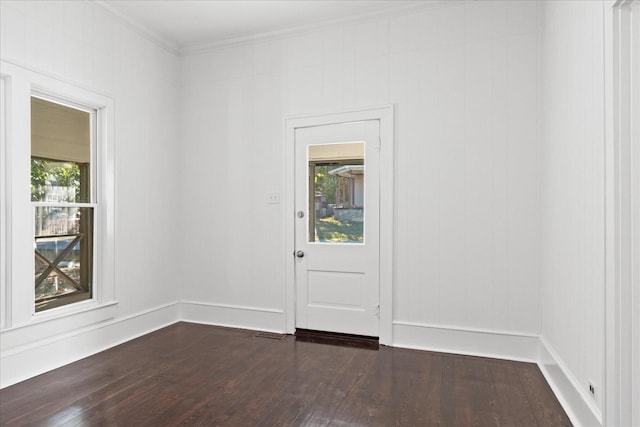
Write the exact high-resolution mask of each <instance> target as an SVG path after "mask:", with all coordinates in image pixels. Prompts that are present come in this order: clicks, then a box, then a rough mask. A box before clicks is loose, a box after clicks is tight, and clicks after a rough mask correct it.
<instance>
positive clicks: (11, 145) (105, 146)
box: [0, 60, 117, 344]
mask: <svg viewBox="0 0 640 427" xmlns="http://www.w3.org/2000/svg"><path fill="white" fill-rule="evenodd" d="M0 70H1V71H2V76H1V77H2V79H1V80H0V82H2V86H0V89H2V91H1V94H2V95H3V98H4V105H2V107H3V109H2V110H1V111H0V116H3V117H2V119H3V123H2V127H1V128H0V136H1V137H2V138H1V140H2V141H1V142H2V143H3V144H1V145H0V154H1V156H0V198H1V200H0V201H1V202H2V203H1V205H0V213H1V216H2V218H1V221H0V222H1V227H2V228H1V229H0V231H1V232H2V235H1V236H0V237H2V239H0V262H1V263H2V270H1V271H0V275H1V278H2V280H0V285H2V286H3V289H2V295H1V296H0V306H1V310H2V312H1V313H0V315H2V321H3V322H2V324H1V325H0V329H1V330H2V331H3V332H4V331H9V330H12V329H15V328H22V327H25V326H28V327H29V331H30V332H29V334H26V335H25V337H26V336H30V337H31V339H33V337H35V336H39V337H45V336H51V335H55V334H58V333H64V332H68V331H71V330H74V329H77V328H80V327H83V326H86V324H87V322H92V323H95V322H99V321H104V320H106V319H109V318H112V317H113V316H114V314H115V312H116V309H117V307H116V306H117V301H116V300H115V250H114V248H115V234H116V233H115V138H114V135H115V126H114V112H115V102H114V100H113V98H111V97H109V96H108V95H105V94H100V93H96V92H93V91H90V90H87V89H83V88H80V87H78V86H76V85H73V84H70V83H66V82H63V81H60V80H58V79H56V78H53V77H49V76H47V75H44V74H41V73H38V72H34V71H31V70H27V69H24V68H22V67H20V66H18V65H15V64H12V63H9V62H6V61H1V60H0ZM1 101H2V99H0V102H1ZM25 142H26V143H25ZM54 319H55V322H50V320H54ZM21 343H22V344H26V341H25V342H21Z"/></svg>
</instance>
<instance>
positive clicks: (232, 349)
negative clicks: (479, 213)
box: [0, 323, 571, 427]
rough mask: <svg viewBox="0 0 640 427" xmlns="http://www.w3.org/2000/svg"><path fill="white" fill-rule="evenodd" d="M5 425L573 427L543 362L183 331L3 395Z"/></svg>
mask: <svg viewBox="0 0 640 427" xmlns="http://www.w3.org/2000/svg"><path fill="white" fill-rule="evenodd" d="M0 425H2V426H22V425H29V426H94V425H95V426H98V425H99V426H102V425H104V426H130V425H136V426H199V425H202V426H213V425H220V426H249V425H250V426H418V425H419V426H452V425H455V426H483V427H484V426H523V427H525V426H570V425H571V424H570V422H569V419H568V418H567V416H566V414H565V413H564V411H563V410H562V407H561V406H560V404H559V403H558V401H557V399H556V398H555V396H554V395H553V393H552V391H551V389H550V388H549V386H548V384H547V383H546V381H545V380H544V377H543V376H542V374H541V373H540V371H539V369H538V368H537V366H536V365H534V364H529V363H519V362H511V361H502V360H496V359H485V358H480V357H470V356H460V355H452V354H444V353H434V352H426V351H417V350H406V349H400V348H389V347H381V348H380V350H371V349H366V348H353V347H342V346H335V345H328V344H320V343H314V342H301V341H296V339H295V338H294V337H292V336H287V337H286V338H285V339H283V340H274V339H268V338H262V337H257V336H256V333H255V332H253V331H246V330H241V329H231V328H222V327H215V326H206V325H197V324H190V323H177V324H175V325H172V326H170V327H167V328H164V329H161V330H159V331H156V332H153V333H151V334H148V335H146V336H143V337H140V338H138V339H135V340H132V341H130V342H127V343H125V344H123V345H120V346H117V347H114V348H112V349H109V350H107V351H104V352H102V353H99V354H96V355H94V356H91V357H88V358H86V359H83V360H80V361H78V362H75V363H72V364H70V365H67V366H64V367H62V368H60V369H56V370H54V371H51V372H49V373H46V374H44V375H40V376H38V377H35V378H32V379H29V380H27V381H24V382H22V383H19V384H16V385H14V386H12V387H7V388H5V389H3V390H0Z"/></svg>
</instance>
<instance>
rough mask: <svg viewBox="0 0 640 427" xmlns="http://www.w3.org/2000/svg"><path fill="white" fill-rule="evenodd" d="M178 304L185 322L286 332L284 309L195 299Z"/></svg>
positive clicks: (181, 317) (181, 318) (180, 314)
mask: <svg viewBox="0 0 640 427" xmlns="http://www.w3.org/2000/svg"><path fill="white" fill-rule="evenodd" d="M178 305H179V306H180V309H179V316H180V320H182V321H183V322H191V323H201V324H204V325H216V326H226V327H229V328H241V329H252V330H256V331H265V332H276V333H284V311H282V310H276V309H268V308H261V307H247V306H238V305H226V304H212V303H204V302H195V301H182V302H180V303H178Z"/></svg>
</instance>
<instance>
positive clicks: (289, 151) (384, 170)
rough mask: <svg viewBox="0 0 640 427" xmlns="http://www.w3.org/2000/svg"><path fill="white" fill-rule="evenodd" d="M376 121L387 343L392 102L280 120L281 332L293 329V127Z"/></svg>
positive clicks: (383, 340)
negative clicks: (282, 137)
mask: <svg viewBox="0 0 640 427" xmlns="http://www.w3.org/2000/svg"><path fill="white" fill-rule="evenodd" d="M366 120H377V121H379V123H380V144H379V147H380V230H379V231H380V264H379V268H380V320H379V321H380V337H379V340H380V344H383V345H391V343H392V326H393V313H392V308H393V224H394V223H393V214H394V205H393V201H394V194H393V189H394V184H393V175H394V174H393V165H394V159H393V153H394V148H393V143H394V130H393V124H394V109H393V105H384V106H378V107H370V108H359V109H353V110H346V111H345V110H343V111H338V112H331V113H318V114H305V115H297V116H289V117H285V119H284V134H285V147H284V148H285V149H284V155H285V159H284V165H285V168H284V169H285V173H284V182H283V185H282V188H283V189H284V195H283V209H282V212H283V217H284V219H283V222H284V236H285V242H284V249H285V252H284V255H285V256H284V258H285V274H284V277H285V283H284V304H283V305H284V311H285V313H284V314H285V315H284V327H283V329H284V331H285V332H286V333H289V334H291V333H294V332H295V328H296V326H295V305H296V286H295V262H294V256H293V253H294V251H295V131H296V129H300V128H306V127H314V126H324V125H333V124H341V123H350V122H359V121H366Z"/></svg>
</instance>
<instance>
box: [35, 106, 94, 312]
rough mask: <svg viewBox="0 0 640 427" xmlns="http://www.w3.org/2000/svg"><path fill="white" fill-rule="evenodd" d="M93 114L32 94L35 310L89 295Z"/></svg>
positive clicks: (90, 110) (91, 276)
mask: <svg viewBox="0 0 640 427" xmlns="http://www.w3.org/2000/svg"><path fill="white" fill-rule="evenodd" d="M67 104H68V103H67ZM95 118H96V112H95V110H93V109H89V108H83V107H78V106H75V105H73V106H72V105H63V104H62V103H60V102H55V101H53V100H50V99H45V98H44V97H40V96H32V97H31V201H32V202H33V207H34V216H33V217H34V245H33V246H34V254H35V268H34V273H35V276H34V285H35V311H36V312H38V311H43V310H47V309H50V308H54V307H59V306H62V305H66V304H70V303H74V302H78V301H83V300H87V299H91V298H92V297H93V276H94V274H93V266H94V264H95V263H94V245H93V242H94V232H93V230H94V226H95V224H94V218H95V215H94V211H95V209H96V203H95V191H94V185H93V182H94V180H95V179H93V176H94V169H95V168H94V167H93V163H94V162H93V161H92V153H93V152H95V150H94V148H93V146H94V144H95V135H94V133H95Z"/></svg>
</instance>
